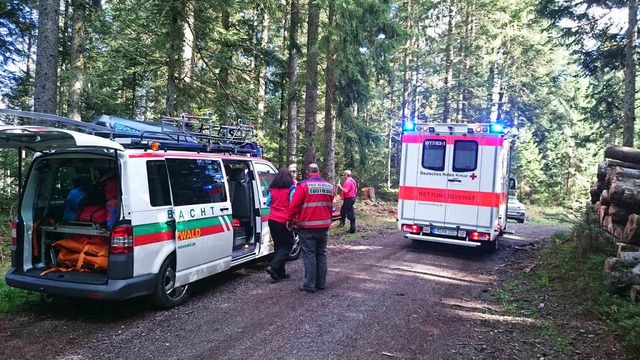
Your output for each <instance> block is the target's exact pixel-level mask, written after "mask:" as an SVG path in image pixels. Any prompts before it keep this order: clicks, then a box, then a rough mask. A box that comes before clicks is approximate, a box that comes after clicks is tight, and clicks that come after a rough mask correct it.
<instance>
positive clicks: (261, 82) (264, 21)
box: [255, 6, 269, 138]
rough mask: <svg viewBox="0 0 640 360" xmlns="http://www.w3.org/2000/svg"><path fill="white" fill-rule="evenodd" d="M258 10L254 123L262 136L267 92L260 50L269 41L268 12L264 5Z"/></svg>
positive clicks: (265, 72)
mask: <svg viewBox="0 0 640 360" xmlns="http://www.w3.org/2000/svg"><path fill="white" fill-rule="evenodd" d="M260 9H261V10H260V11H262V13H261V14H260V17H259V18H261V24H260V27H261V31H260V34H261V36H260V37H259V39H258V42H259V46H258V48H259V51H258V54H257V56H256V61H255V63H256V69H257V71H256V74H257V76H258V79H257V83H258V100H257V108H258V113H257V114H256V125H257V127H258V136H259V137H260V138H262V136H263V135H264V129H263V126H262V123H263V121H264V109H265V97H266V93H267V81H266V77H267V71H266V70H267V67H266V65H265V62H264V60H263V55H262V51H263V50H264V49H266V47H267V44H268V43H269V14H268V13H267V10H266V9H265V8H264V6H260Z"/></svg>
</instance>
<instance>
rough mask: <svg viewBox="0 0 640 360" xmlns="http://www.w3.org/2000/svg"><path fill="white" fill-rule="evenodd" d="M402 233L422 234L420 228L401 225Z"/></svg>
mask: <svg viewBox="0 0 640 360" xmlns="http://www.w3.org/2000/svg"><path fill="white" fill-rule="evenodd" d="M402 231H406V232H410V233H412V234H420V233H421V232H422V226H418V225H409V224H402Z"/></svg>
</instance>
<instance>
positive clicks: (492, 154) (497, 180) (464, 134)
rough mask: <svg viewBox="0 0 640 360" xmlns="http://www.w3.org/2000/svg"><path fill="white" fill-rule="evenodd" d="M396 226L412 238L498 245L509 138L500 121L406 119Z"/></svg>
mask: <svg viewBox="0 0 640 360" xmlns="http://www.w3.org/2000/svg"><path fill="white" fill-rule="evenodd" d="M403 130H404V131H403V136H402V165H401V168H400V188H399V193H398V228H399V229H400V230H402V231H404V232H406V233H407V234H406V235H405V237H407V238H409V239H411V240H414V241H415V240H418V241H420V240H421V241H432V242H440V243H447V244H455V245H463V246H468V247H483V248H484V249H485V250H487V251H490V252H492V251H495V250H496V249H497V237H498V236H500V235H501V234H502V232H503V231H504V230H505V226H506V222H507V192H508V185H509V159H510V156H509V155H510V149H511V145H510V144H511V142H510V140H509V139H508V138H506V137H505V134H504V129H503V127H502V126H501V125H499V124H496V123H492V124H439V123H429V124H420V123H418V124H413V123H406V124H405V126H404V128H403Z"/></svg>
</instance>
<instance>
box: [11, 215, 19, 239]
mask: <svg viewBox="0 0 640 360" xmlns="http://www.w3.org/2000/svg"><path fill="white" fill-rule="evenodd" d="M17 243H18V218H13V219H11V244H13V245H15V244H17Z"/></svg>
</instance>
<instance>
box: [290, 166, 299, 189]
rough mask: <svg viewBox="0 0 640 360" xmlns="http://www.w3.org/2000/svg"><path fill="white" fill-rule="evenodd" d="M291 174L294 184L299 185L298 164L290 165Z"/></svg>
mask: <svg viewBox="0 0 640 360" xmlns="http://www.w3.org/2000/svg"><path fill="white" fill-rule="evenodd" d="M289 172H290V173H291V176H293V184H294V185H296V184H298V166H297V165H296V164H291V165H289Z"/></svg>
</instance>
